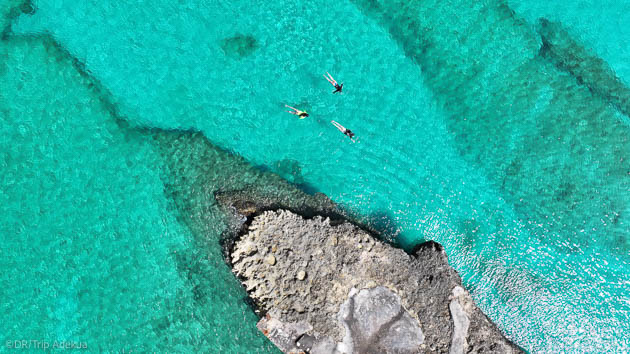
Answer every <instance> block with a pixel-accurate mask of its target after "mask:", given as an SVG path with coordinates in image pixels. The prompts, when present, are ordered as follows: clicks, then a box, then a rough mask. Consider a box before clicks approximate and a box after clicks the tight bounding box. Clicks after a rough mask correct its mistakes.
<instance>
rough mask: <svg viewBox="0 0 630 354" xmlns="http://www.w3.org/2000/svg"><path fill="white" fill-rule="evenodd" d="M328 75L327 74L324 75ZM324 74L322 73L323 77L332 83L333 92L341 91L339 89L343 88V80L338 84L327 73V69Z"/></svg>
mask: <svg viewBox="0 0 630 354" xmlns="http://www.w3.org/2000/svg"><path fill="white" fill-rule="evenodd" d="M326 75H328V76H326ZM326 75H324V78H325V79H326V80H327V81H328V82H330V84H331V85H333V86H334V87H335V91H333V93H337V92H339V93H341V90H343V82H342V83H341V85H339V83H338V82H337V80H335V79H333V77H332V75H330V74H329V73H328V71H326Z"/></svg>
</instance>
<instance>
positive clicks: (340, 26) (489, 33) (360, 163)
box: [0, 0, 630, 352]
mask: <svg viewBox="0 0 630 354" xmlns="http://www.w3.org/2000/svg"><path fill="white" fill-rule="evenodd" d="M623 3H624V2H622V3H619V2H615V3H612V2H611V3H610V4H608V3H598V4H597V5H589V6H573V5H571V4H570V3H569V2H566V3H562V2H556V3H554V4H553V5H552V4H547V3H546V2H542V1H516V0H515V1H509V2H507V3H505V2H502V1H498V0H495V1H490V0H486V1H481V2H475V4H474V5H471V4H470V2H467V1H457V0H453V1H448V2H446V1H438V0H434V1H422V2H420V1H408V0H406V1H395V0H391V1H387V2H385V1H368V0H352V1H341V2H339V1H336V2H331V1H326V0H315V1H308V2H306V1H272V2H251V1H230V2H226V1H210V2H205V1H193V0H190V1H187V0H182V1H179V2H173V1H166V0H164V1H162V0H159V1H155V0H154V1H150V2H148V1H146V2H134V3H124V2H114V1H98V2H96V1H94V2H88V1H79V2H77V1H70V0H37V1H34V2H33V6H21V7H18V10H17V11H16V10H14V11H9V10H8V9H10V8H12V7H13V6H14V4H6V5H5V7H4V9H3V10H6V11H4V13H5V14H6V16H5V18H6V21H7V23H9V22H10V31H5V34H6V35H5V37H4V39H3V40H2V51H3V56H2V61H3V65H2V70H1V73H2V78H1V80H2V81H1V85H2V87H1V90H0V99H1V101H0V105H2V119H3V124H2V129H3V133H2V134H1V136H2V138H1V139H2V141H0V144H2V149H0V156H1V157H2V160H0V163H1V166H2V171H3V173H2V179H1V180H0V185H1V186H2V194H1V195H0V198H2V200H1V203H0V205H2V209H0V210H2V215H3V216H2V219H1V220H2V224H0V225H1V226H0V230H1V233H0V235H2V236H1V237H2V240H1V241H2V248H0V249H1V250H2V257H0V259H2V260H1V261H0V262H2V268H1V269H3V275H2V277H0V279H2V287H1V290H0V294H1V296H2V299H3V300H2V302H1V306H2V310H3V314H4V315H5V318H14V320H12V321H2V325H0V326H1V327H0V332H2V333H5V338H6V339H25V338H26V339H29V338H31V337H33V338H43V339H48V340H54V339H69V340H85V341H87V342H88V343H89V344H91V346H92V347H93V348H99V349H102V350H105V349H110V350H122V349H136V350H170V351H192V350H205V351H217V352H219V351H228V350H232V351H235V352H255V351H268V350H272V349H271V346H270V345H269V344H268V343H267V342H266V340H265V339H264V337H262V335H260V334H258V333H257V332H256V330H255V328H254V323H255V317H254V316H253V314H252V313H251V312H250V311H249V310H248V309H247V308H246V306H245V305H244V303H243V302H242V297H243V296H244V293H243V291H242V290H241V289H240V288H239V286H238V284H237V282H236V280H234V279H233V278H232V277H231V275H230V273H229V270H228V268H227V266H225V265H224V264H223V261H222V259H221V256H220V251H219V248H218V244H217V242H216V240H217V238H218V237H219V234H220V233H221V232H222V231H223V230H224V229H225V226H224V222H223V220H222V217H221V215H220V213H219V211H218V209H217V208H216V206H215V203H214V201H213V200H212V198H211V196H210V195H211V193H210V192H211V191H213V190H217V189H220V188H222V187H223V186H226V185H234V184H236V185H239V184H240V185H244V184H246V183H258V184H265V183H268V182H269V181H266V180H265V178H262V177H260V175H259V174H257V172H255V171H254V170H251V168H249V167H247V166H245V165H244V163H243V162H242V161H241V160H239V159H237V158H234V157H231V156H229V155H227V154H225V153H223V152H221V151H219V150H217V149H215V148H213V147H211V146H209V145H207V144H205V143H204V142H200V141H199V140H200V139H199V136H192V135H183V136H181V137H174V136H173V134H176V133H168V132H166V131H167V130H174V129H194V130H197V131H200V132H201V133H203V135H205V136H206V137H207V138H208V139H209V140H210V141H211V142H213V143H214V144H216V145H217V146H219V147H221V148H224V149H226V150H228V151H231V152H233V153H235V154H238V155H241V156H243V157H244V158H245V159H246V160H247V161H248V162H250V163H251V164H252V165H256V166H262V167H265V168H268V169H271V170H274V171H276V172H278V173H279V174H281V175H283V176H285V177H286V178H288V179H290V180H291V181H294V182H296V183H300V184H301V185H303V186H304V187H305V188H308V189H309V190H317V191H321V192H324V193H326V194H327V195H328V196H330V197H331V198H332V199H333V200H334V201H336V202H338V203H340V204H341V205H342V206H343V207H344V208H346V209H347V210H349V211H350V212H352V213H353V214H354V215H356V216H357V217H358V218H360V219H363V220H365V221H367V222H369V223H372V224H374V225H376V226H377V227H379V228H381V229H384V230H386V231H388V232H389V233H390V234H391V235H393V236H394V235H395V236H396V237H397V239H398V241H399V242H400V243H401V244H402V245H403V246H405V247H411V246H413V245H414V244H417V243H418V242H421V241H423V240H426V239H434V240H437V241H438V242H440V243H442V244H444V245H445V247H446V249H447V252H448V254H449V259H450V261H451V264H452V265H453V266H454V267H455V268H456V269H457V270H458V271H459V273H460V274H461V275H462V277H463V279H464V282H465V284H466V285H467V286H468V288H469V289H470V290H471V291H472V293H473V296H474V297H475V299H476V300H477V302H478V303H479V305H480V306H481V307H482V309H483V310H484V312H485V313H486V314H488V316H489V317H490V318H491V319H492V320H493V321H494V322H495V323H497V324H498V325H499V327H500V328H501V329H502V330H503V331H505V332H506V334H507V335H508V337H509V338H511V339H512V340H513V341H515V342H516V343H517V344H519V345H521V346H522V347H523V348H525V349H527V350H530V351H534V352H545V351H598V352H600V351H620V350H630V342H629V339H628V336H627V335H626V334H627V333H630V325H629V323H630V299H629V295H628V294H629V293H630V291H629V290H630V276H629V274H630V232H629V231H628V230H629V227H628V225H629V223H630V192H629V189H630V188H629V187H630V164H629V160H628V158H629V157H630V156H629V155H630V141H629V138H628V134H629V133H630V127H629V125H628V123H627V122H628V118H627V117H626V116H625V115H624V114H623V112H620V111H619V110H618V109H617V108H616V107H615V106H614V105H613V104H611V100H613V101H614V100H615V99H616V97H621V98H622V99H623V97H625V96H624V93H623V92H621V93H618V92H613V93H611V94H609V95H608V96H606V95H603V94H601V93H598V92H599V91H593V90H591V89H589V87H588V84H589V82H584V80H583V79H580V78H577V77H576V76H575V73H569V72H567V71H566V70H563V69H562V67H560V66H559V65H558V61H557V60H556V61H555V62H553V61H551V60H549V58H548V57H545V56H543V55H541V51H540V49H541V47H542V46H543V44H542V43H543V42H542V40H541V37H540V35H539V33H538V32H537V31H538V30H539V28H538V26H539V24H538V18H539V17H546V18H547V19H548V20H550V21H553V22H558V23H560V24H561V26H562V28H564V29H565V31H564V32H562V33H563V35H564V36H567V39H566V41H565V42H567V43H569V42H570V40H575V41H577V42H578V43H580V44H581V45H582V46H583V49H584V52H586V53H589V54H591V55H593V56H595V57H600V58H602V59H604V60H605V61H606V62H607V63H608V65H609V66H610V67H611V68H612V70H614V72H615V73H616V75H618V76H619V77H620V79H621V81H622V82H628V80H630V76H628V75H630V73H629V71H628V68H627V62H628V61H627V60H626V59H628V57H629V56H630V49H628V48H630V47H628V46H625V45H623V43H627V42H628V41H629V40H630V39H629V38H630V37H628V35H624V33H626V32H627V31H626V32H624V30H615V29H618V28H621V29H623V28H630V27H628V26H625V27H624V24H626V23H629V22H630V16H629V15H627V14H629V13H630V11H623V9H624V8H627V7H628V6H629V5H623ZM620 4H621V5H620ZM628 4H630V3H628ZM624 6H625V7H624ZM33 10H34V11H33ZM31 12H32V13H31ZM611 23H612V24H611ZM616 24H617V25H616ZM49 38H54V41H55V42H53V41H51V40H50V39H49ZM570 43H573V42H570ZM569 54H570V53H569ZM73 57H74V58H76V59H78V62H79V63H81V64H77V62H73V60H72V58H73ZM564 59H566V60H567V61H580V60H583V59H584V60H586V59H585V58H581V57H575V56H572V57H570V56H569V55H567V56H566V58H564ZM325 71H330V72H331V73H332V74H333V75H334V76H335V77H336V78H337V79H339V80H340V81H343V82H345V86H344V94H343V95H332V94H331V93H330V92H331V87H330V86H329V85H328V84H327V83H326V81H325V80H323V78H322V77H321V75H322V74H323V73H324V72H325ZM80 72H84V73H85V75H81V74H80ZM87 75H89V77H88V76H87ZM606 80H612V78H611V77H606V76H601V78H600V80H598V83H600V84H601V83H603V84H602V85H606V82H607V81H606ZM105 93H106V94H105ZM103 96H107V97H105V99H104V98H103ZM613 96H614V97H613ZM104 102H106V103H104ZM285 103H286V104H290V105H293V106H298V107H300V108H302V107H304V108H306V109H307V110H308V111H309V112H310V113H311V117H310V118H308V119H305V120H297V119H295V117H293V116H290V115H288V114H287V113H284V112H283V108H284V107H283V105H284V104H285ZM331 119H335V120H337V121H339V122H340V123H342V124H343V125H345V126H347V127H349V128H351V129H352V130H353V131H354V132H355V133H356V134H357V137H358V140H359V141H358V143H356V144H352V143H351V142H350V141H349V140H348V139H347V138H345V137H344V136H343V135H342V134H340V133H339V132H338V131H337V130H335V129H334V128H333V127H332V126H331V125H330V123H329V121H330V120H331ZM138 127H140V128H142V127H144V128H159V129H162V130H165V131H160V130H157V129H150V130H147V129H140V128H138ZM33 319H37V320H36V321H35V320H33ZM3 339H4V338H3Z"/></svg>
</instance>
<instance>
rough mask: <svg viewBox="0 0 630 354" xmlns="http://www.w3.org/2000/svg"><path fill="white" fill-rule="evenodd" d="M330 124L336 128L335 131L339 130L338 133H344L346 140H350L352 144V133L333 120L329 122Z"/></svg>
mask: <svg viewBox="0 0 630 354" xmlns="http://www.w3.org/2000/svg"><path fill="white" fill-rule="evenodd" d="M330 122H331V123H332V125H334V126H335V127H337V129H339V131H340V132H342V133H344V134H345V135H346V136H347V137H348V138H350V140H352V142H353V143H354V142H355V141H354V133H353V132H352V131H351V130H350V129H347V128H346V127H344V126H343V125H341V124H339V123H337V122H335V121H334V120H331V121H330Z"/></svg>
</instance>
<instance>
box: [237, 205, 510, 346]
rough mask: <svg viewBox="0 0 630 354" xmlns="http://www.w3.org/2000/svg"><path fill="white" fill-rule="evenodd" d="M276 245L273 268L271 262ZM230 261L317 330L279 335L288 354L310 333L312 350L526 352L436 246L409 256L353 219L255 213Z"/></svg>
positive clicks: (287, 312) (250, 286)
mask: <svg viewBox="0 0 630 354" xmlns="http://www.w3.org/2000/svg"><path fill="white" fill-rule="evenodd" d="M359 245H360V246H361V247H360V248H359V247H358V246H359ZM272 246H275V248H274V250H275V252H273V254H274V255H275V259H276V262H275V264H274V265H270V264H269V263H268V262H266V261H265V259H266V257H267V256H268V255H270V254H271V248H272ZM252 250H256V251H252ZM231 260H232V266H233V270H234V272H235V273H236V275H237V276H238V277H239V278H240V279H242V281H243V283H244V285H245V288H246V289H247V291H248V292H249V295H250V297H252V298H253V299H254V300H255V302H256V303H258V304H261V306H262V307H263V308H264V309H265V310H267V311H268V314H269V316H270V317H271V318H273V319H275V320H277V321H279V322H280V323H285V324H294V323H307V324H308V325H309V326H311V327H312V329H311V330H309V331H307V332H305V333H300V334H297V333H298V332H299V331H293V332H291V333H293V334H292V335H290V336H288V337H287V336H286V335H285V336H284V337H282V336H281V335H279V334H281V333H287V332H288V330H283V331H282V332H276V333H278V335H276V336H278V337H282V338H288V339H286V340H284V343H285V344H283V346H284V347H280V346H279V348H281V349H282V350H283V351H285V352H289V351H288V350H286V349H284V348H286V347H287V346H292V348H297V341H298V339H299V338H300V336H302V335H304V334H306V335H308V336H310V337H312V340H310V342H309V343H310V344H309V345H311V353H352V352H356V353H364V352H378V353H411V352H414V353H415V352H440V353H448V352H450V351H453V352H457V353H461V352H466V353H480V352H492V353H513V352H520V350H519V348H518V347H516V346H514V345H513V344H512V343H510V342H509V341H508V340H507V339H505V338H504V337H503V335H502V334H501V332H500V331H499V330H498V329H497V328H496V326H495V325H494V324H492V323H491V322H490V321H489V320H488V318H487V317H486V316H485V315H484V314H483V313H482V312H481V311H480V310H479V309H478V308H477V306H476V305H475V304H474V302H473V301H472V298H471V297H470V295H469V294H468V293H467V292H466V291H465V290H464V289H463V288H462V287H461V279H460V278H459V276H458V275H457V273H456V272H455V271H454V270H453V269H452V268H451V267H450V266H449V265H448V260H447V258H446V254H445V252H444V250H443V248H442V247H441V246H440V245H439V244H437V243H435V242H428V243H425V244H423V245H421V246H420V247H418V248H417V249H416V250H415V252H414V254H413V255H409V254H407V253H405V252H404V251H402V250H400V249H397V248H393V247H391V246H390V245H387V244H385V243H383V242H380V241H378V240H376V239H375V238H373V237H372V236H371V235H370V234H368V233H366V232H365V231H363V230H361V229H359V228H358V227H356V226H354V225H352V224H350V223H347V222H345V223H341V224H339V225H336V226H332V225H331V224H330V221H329V219H325V218H322V217H318V216H315V217H313V218H312V219H308V220H306V219H303V218H302V217H301V216H299V215H296V214H293V213H290V212H288V211H284V210H278V211H267V212H264V213H262V214H260V215H259V216H256V217H255V218H253V220H252V222H251V224H250V225H249V227H248V230H245V232H244V234H243V235H242V237H241V239H240V240H238V241H237V242H236V243H235V245H234V248H233V249H232V252H231ZM300 271H304V272H305V274H308V276H306V277H305V278H304V279H303V280H299V278H300V277H299V276H298V272H300ZM353 288H354V289H355V290H354V291H353V292H352V293H351V291H352V289H353ZM349 294H350V295H349ZM276 326H277V327H278V328H282V326H281V325H279V324H278V325H276ZM270 333H271V332H269V331H267V335H268V336H269V335H270ZM270 338H271V339H272V341H274V343H275V342H276V341H282V340H274V338H272V337H270ZM286 343H288V344H286Z"/></svg>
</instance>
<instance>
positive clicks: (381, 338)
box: [339, 286, 424, 353]
mask: <svg viewBox="0 0 630 354" xmlns="http://www.w3.org/2000/svg"><path fill="white" fill-rule="evenodd" d="M339 320H340V322H341V323H342V324H343V325H344V327H345V328H346V335H345V337H344V340H343V345H342V347H343V348H344V349H345V350H346V351H347V352H356V353H366V352H376V353H387V352H395V353H416V352H418V351H419V350H420V345H421V344H422V342H423V341H424V336H423V335H422V330H421V329H420V326H419V324H418V321H417V320H416V319H414V318H413V317H411V315H409V313H408V312H407V311H406V310H405V309H404V308H403V307H402V306H401V305H400V297H398V295H396V294H394V293H393V292H392V291H391V290H389V289H387V288H385V287H382V286H379V287H375V288H369V289H363V290H361V291H357V290H356V289H355V288H353V289H352V290H351V291H350V295H349V297H348V300H347V301H346V302H345V303H344V304H343V305H342V306H341V311H340V312H339Z"/></svg>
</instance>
